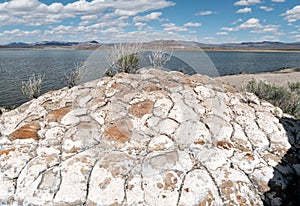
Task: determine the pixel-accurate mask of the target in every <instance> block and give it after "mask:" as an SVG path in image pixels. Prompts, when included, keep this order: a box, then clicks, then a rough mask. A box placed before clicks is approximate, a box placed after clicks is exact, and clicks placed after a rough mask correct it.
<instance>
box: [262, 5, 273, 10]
mask: <svg viewBox="0 0 300 206" xmlns="http://www.w3.org/2000/svg"><path fill="white" fill-rule="evenodd" d="M259 8H260V9H261V10H265V11H273V10H274V8H271V7H267V6H260V7H259Z"/></svg>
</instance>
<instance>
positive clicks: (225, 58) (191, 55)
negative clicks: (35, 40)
mask: <svg viewBox="0 0 300 206" xmlns="http://www.w3.org/2000/svg"><path fill="white" fill-rule="evenodd" d="M107 56H108V52H107V51H96V52H95V51H86V50H7V49H3V50H0V74H1V80H0V106H11V105H20V104H21V103H24V102H25V101H27V100H26V98H25V97H24V96H23V94H22V93H21V90H20V87H21V85H22V81H27V80H28V78H29V77H30V76H31V75H32V74H33V73H35V74H42V75H44V80H43V86H42V91H41V93H45V92H47V91H50V90H54V89H59V88H62V87H64V86H66V81H65V75H66V74H67V72H68V70H69V69H71V68H74V67H75V66H76V65H78V64H80V63H82V62H85V65H86V68H87V69H86V71H85V74H84V78H83V81H88V80H92V79H96V78H99V77H101V76H102V75H103V73H104V71H105V70H106V69H108V68H109V64H108V60H107ZM141 62H142V66H149V60H148V56H147V55H146V56H145V57H144V58H142V61H141ZM284 67H300V52H219V51H209V52H206V53H205V52H199V51H175V52H174V53H173V57H172V59H171V60H170V61H169V62H168V63H167V64H166V65H165V69H166V70H170V69H172V70H177V71H183V72H185V73H189V74H193V73H201V74H205V75H210V76H218V75H220V76H223V75H228V74H238V73H241V72H245V73H257V72H263V71H272V70H277V69H279V68H284Z"/></svg>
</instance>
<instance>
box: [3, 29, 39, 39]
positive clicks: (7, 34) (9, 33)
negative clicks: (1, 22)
mask: <svg viewBox="0 0 300 206" xmlns="http://www.w3.org/2000/svg"><path fill="white" fill-rule="evenodd" d="M40 33H41V31H40V30H33V31H21V30H20V29H14V30H5V31H3V32H2V33H0V37H1V38H5V39H13V38H16V37H22V38H27V37H29V36H36V35H39V34H40Z"/></svg>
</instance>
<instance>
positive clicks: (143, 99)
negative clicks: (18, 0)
mask: <svg viewBox="0 0 300 206" xmlns="http://www.w3.org/2000/svg"><path fill="white" fill-rule="evenodd" d="M299 131H300V124H299V122H298V121H296V120H295V119H293V118H292V117H287V116H285V115H284V114H282V111H281V110H280V109H279V108H275V107H274V106H273V105H271V104H269V103H267V102H264V101H261V100H260V99H258V98H257V97H256V96H254V95H253V94H249V93H237V92H235V91H234V90H233V89H232V88H228V87H227V86H223V85H222V84H221V83H220V82H218V81H216V80H214V79H211V78H209V77H206V76H201V75H193V76H185V75H183V74H181V73H179V72H164V71H160V70H155V69H149V70H145V69H144V70H139V72H138V73H137V74H118V75H116V76H115V77H113V78H102V79H99V80H95V81H92V82H88V83H85V84H82V85H80V86H76V87H73V88H72V89H66V88H64V89H61V90H57V91H52V92H49V93H47V94H44V95H42V96H41V97H39V98H38V99H35V100H32V101H30V102H28V103H26V104H24V105H22V106H20V107H18V108H16V109H15V110H12V111H10V112H7V113H4V114H3V115H2V116H1V117H0V204H1V205H57V206H63V205H91V206H93V205H164V206H165V205H180V206H184V205H263V204H266V205H283V204H290V205H293V204H296V203H297V199H295V195H293V194H294V193H295V194H297V192H299V190H300V189H299V182H300V181H299V176H300V161H299V148H300V147H299V144H300V132H299ZM297 188H298V189H297Z"/></svg>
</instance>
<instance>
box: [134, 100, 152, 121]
mask: <svg viewBox="0 0 300 206" xmlns="http://www.w3.org/2000/svg"><path fill="white" fill-rule="evenodd" d="M153 105H154V103H153V102H152V101H150V100H145V101H142V102H138V103H135V104H132V105H131V107H130V108H129V114H131V115H133V116H135V117H137V118H141V117H143V116H144V115H145V114H149V113H150V112H151V111H152V109H153Z"/></svg>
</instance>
